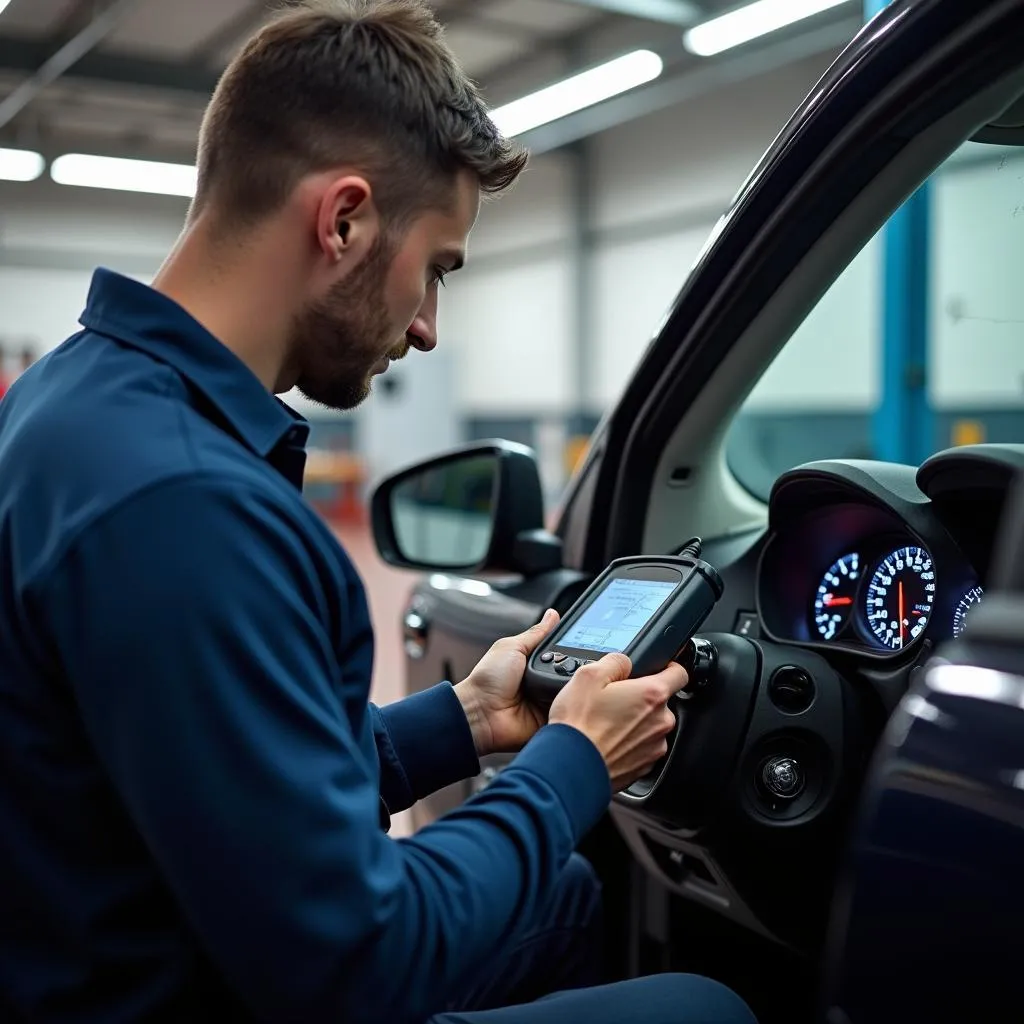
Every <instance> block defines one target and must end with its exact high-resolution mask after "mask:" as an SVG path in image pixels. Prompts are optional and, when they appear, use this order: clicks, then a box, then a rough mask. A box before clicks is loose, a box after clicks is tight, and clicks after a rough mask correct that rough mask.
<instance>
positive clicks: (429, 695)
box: [370, 682, 480, 814]
mask: <svg viewBox="0 0 1024 1024" xmlns="http://www.w3.org/2000/svg"><path fill="white" fill-rule="evenodd" d="M370 721H371V724H372V726H373V736H374V740H375V741H376V744H377V753H378V754H379V755H380V766H381V781H380V795H381V797H382V799H383V800H384V803H385V804H386V805H387V808H388V810H389V811H390V812H391V813H393V814H395V813H397V812H399V811H404V810H406V809H407V808H409V807H412V805H413V804H414V803H416V801H417V800H422V799H423V797H425V796H430V794H431V793H436V792H437V791H438V790H439V789H443V788H444V787H445V786H450V785H452V783H455V782H461V781H462V780H463V779H469V778H472V777H473V776H474V775H477V774H478V773H479V771H480V760H479V758H478V757H477V753H476V746H475V745H474V743H473V733H472V731H471V730H470V728H469V721H468V720H467V718H466V712H465V711H464V710H463V707H462V703H461V701H460V700H459V698H458V697H457V696H456V695H455V690H454V689H453V688H452V686H451V684H450V683H447V682H445V683H439V684H438V685H437V686H432V687H431V688H430V689H428V690H424V691H422V692H421V693H415V694H412V695H411V696H409V697H406V698H405V699H404V700H400V701H396V702H395V703H394V704H388V705H386V706H385V707H382V708H378V707H376V706H375V705H373V704H371V705H370Z"/></svg>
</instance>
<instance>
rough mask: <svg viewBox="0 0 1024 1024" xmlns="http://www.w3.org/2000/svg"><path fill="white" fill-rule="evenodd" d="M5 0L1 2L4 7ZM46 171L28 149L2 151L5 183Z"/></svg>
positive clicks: (1, 171) (39, 158)
mask: <svg viewBox="0 0 1024 1024" xmlns="http://www.w3.org/2000/svg"><path fill="white" fill-rule="evenodd" d="M3 2H4V0H0V5H2V4H3ZM45 169H46V161H45V160H44V159H43V158H42V156H41V155H40V154H39V153H33V152H32V151H31V150H28V149H0V178H2V179H3V180H4V181H35V180H36V178H38V177H39V175H40V174H42V173H43V171H44V170H45Z"/></svg>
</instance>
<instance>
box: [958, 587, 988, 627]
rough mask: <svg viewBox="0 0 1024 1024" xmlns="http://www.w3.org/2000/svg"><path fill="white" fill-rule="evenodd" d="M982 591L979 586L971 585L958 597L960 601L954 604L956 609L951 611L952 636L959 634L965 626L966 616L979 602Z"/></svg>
mask: <svg viewBox="0 0 1024 1024" xmlns="http://www.w3.org/2000/svg"><path fill="white" fill-rule="evenodd" d="M983 593H984V591H983V590H982V589H981V587H973V588H972V589H971V590H968V591H967V593H966V594H964V596H963V597H961V598H960V603H959V604H958V605H957V606H956V611H955V612H953V636H960V635H961V633H963V631H964V630H965V629H966V628H967V616H968V614H969V613H970V612H972V611H974V609H975V608H977V607H978V605H979V604H981V597H982V594H983Z"/></svg>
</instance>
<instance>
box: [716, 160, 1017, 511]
mask: <svg viewBox="0 0 1024 1024" xmlns="http://www.w3.org/2000/svg"><path fill="white" fill-rule="evenodd" d="M930 195H931V199H930V204H931V214H930V230H929V235H930V238H929V249H930V260H929V272H928V292H929V307H930V312H929V318H928V343H927V362H926V384H925V389H926V395H927V402H928V407H929V409H930V421H931V429H930V431H929V434H928V436H926V438H925V443H924V446H923V447H924V449H925V450H924V451H923V452H922V454H921V457H922V458H923V457H926V456H927V455H931V454H934V453H935V452H937V451H941V450H943V449H945V448H949V447H952V446H954V445H960V444H973V443H978V442H983V441H1017V442H1020V441H1024V150H1020V149H1004V148H997V147H993V146H985V145H979V144H975V143H968V144H967V145H966V146H964V147H963V148H962V149H961V150H960V151H959V152H957V153H956V154H955V155H954V156H953V157H951V158H950V159H949V160H948V161H947V162H946V164H945V165H944V166H943V167H942V168H941V169H940V170H939V171H938V172H937V173H936V174H935V175H934V177H933V179H932V182H931V185H930ZM882 253H883V244H882V238H881V236H879V237H876V238H875V239H874V240H872V242H871V243H870V244H869V245H868V246H867V247H866V248H865V249H864V250H863V251H862V252H861V253H860V255H859V256H858V257H857V258H856V259H855V260H854V261H853V263H851V264H850V266H848V267H847V269H846V271H845V272H844V273H843V275H842V276H841V277H840V278H839V279H838V280H837V281H836V282H835V284H834V285H833V286H832V288H831V289H830V290H829V291H828V293H827V294H826V295H825V296H824V297H823V298H822V300H821V301H820V302H819V303H818V305H817V306H816V307H815V308H814V309H813V310H812V311H811V313H810V315H809V316H808V317H807V318H806V319H805V320H804V322H803V323H802V325H801V326H800V328H799V329H798V330H797V331H796V333H795V334H794V335H793V337H792V338H791V339H790V340H789V342H788V343H787V344H786V346H785V347H784V348H783V349H782V351H781V352H780V353H779V355H778V357H777V358H776V359H775V361H774V362H773V364H772V365H771V367H770V368H769V369H768V371H767V373H765V375H764V376H763V377H762V378H761V380H760V381H759V382H758V384H757V385H756V387H755V388H754V390H753V391H752V392H751V394H750V395H749V396H748V398H747V401H746V402H745V404H744V406H743V408H742V409H741V411H740V412H739V414H738V415H737V417H736V419H735V421H734V422H733V425H732V428H731V431H730V435H729V438H728V444H727V458H728V461H729V465H730V468H731V469H732V472H733V473H734V474H735V476H736V478H737V479H738V480H739V481H740V482H741V483H742V484H743V486H744V487H746V488H747V490H749V491H750V492H752V493H753V494H754V495H756V496H757V497H759V498H761V499H767V497H768V494H769V492H770V490H771V487H772V484H773V483H774V481H775V479H776V478H777V477H778V476H779V475H780V474H781V473H783V472H785V471H786V470H788V469H792V468H793V467H794V466H798V465H801V464H802V463H804V462H810V461H813V460H815V459H837V458H838V459H850V458H879V457H883V456H882V454H881V451H880V450H881V449H882V444H883V441H882V440H881V439H880V436H879V431H880V430H884V429H885V422H884V421H883V420H882V419H881V418H880V417H878V416H877V415H876V413H877V410H878V406H879V401H880V398H881V378H882V357H883V353H882V336H883V315H884V311H883V295H884V288H883V260H882ZM918 372H919V370H918V369H916V368H913V367H908V368H907V373H908V374H910V375H911V376H913V375H914V374H916V373H918Z"/></svg>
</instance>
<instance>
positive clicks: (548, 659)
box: [540, 651, 555, 664]
mask: <svg viewBox="0 0 1024 1024" xmlns="http://www.w3.org/2000/svg"><path fill="white" fill-rule="evenodd" d="M540 660H541V661H543V662H544V663H545V664H549V663H550V662H552V661H554V660H555V656H554V655H553V654H552V653H551V652H550V651H545V652H544V653H543V654H542V655H541V656H540Z"/></svg>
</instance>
